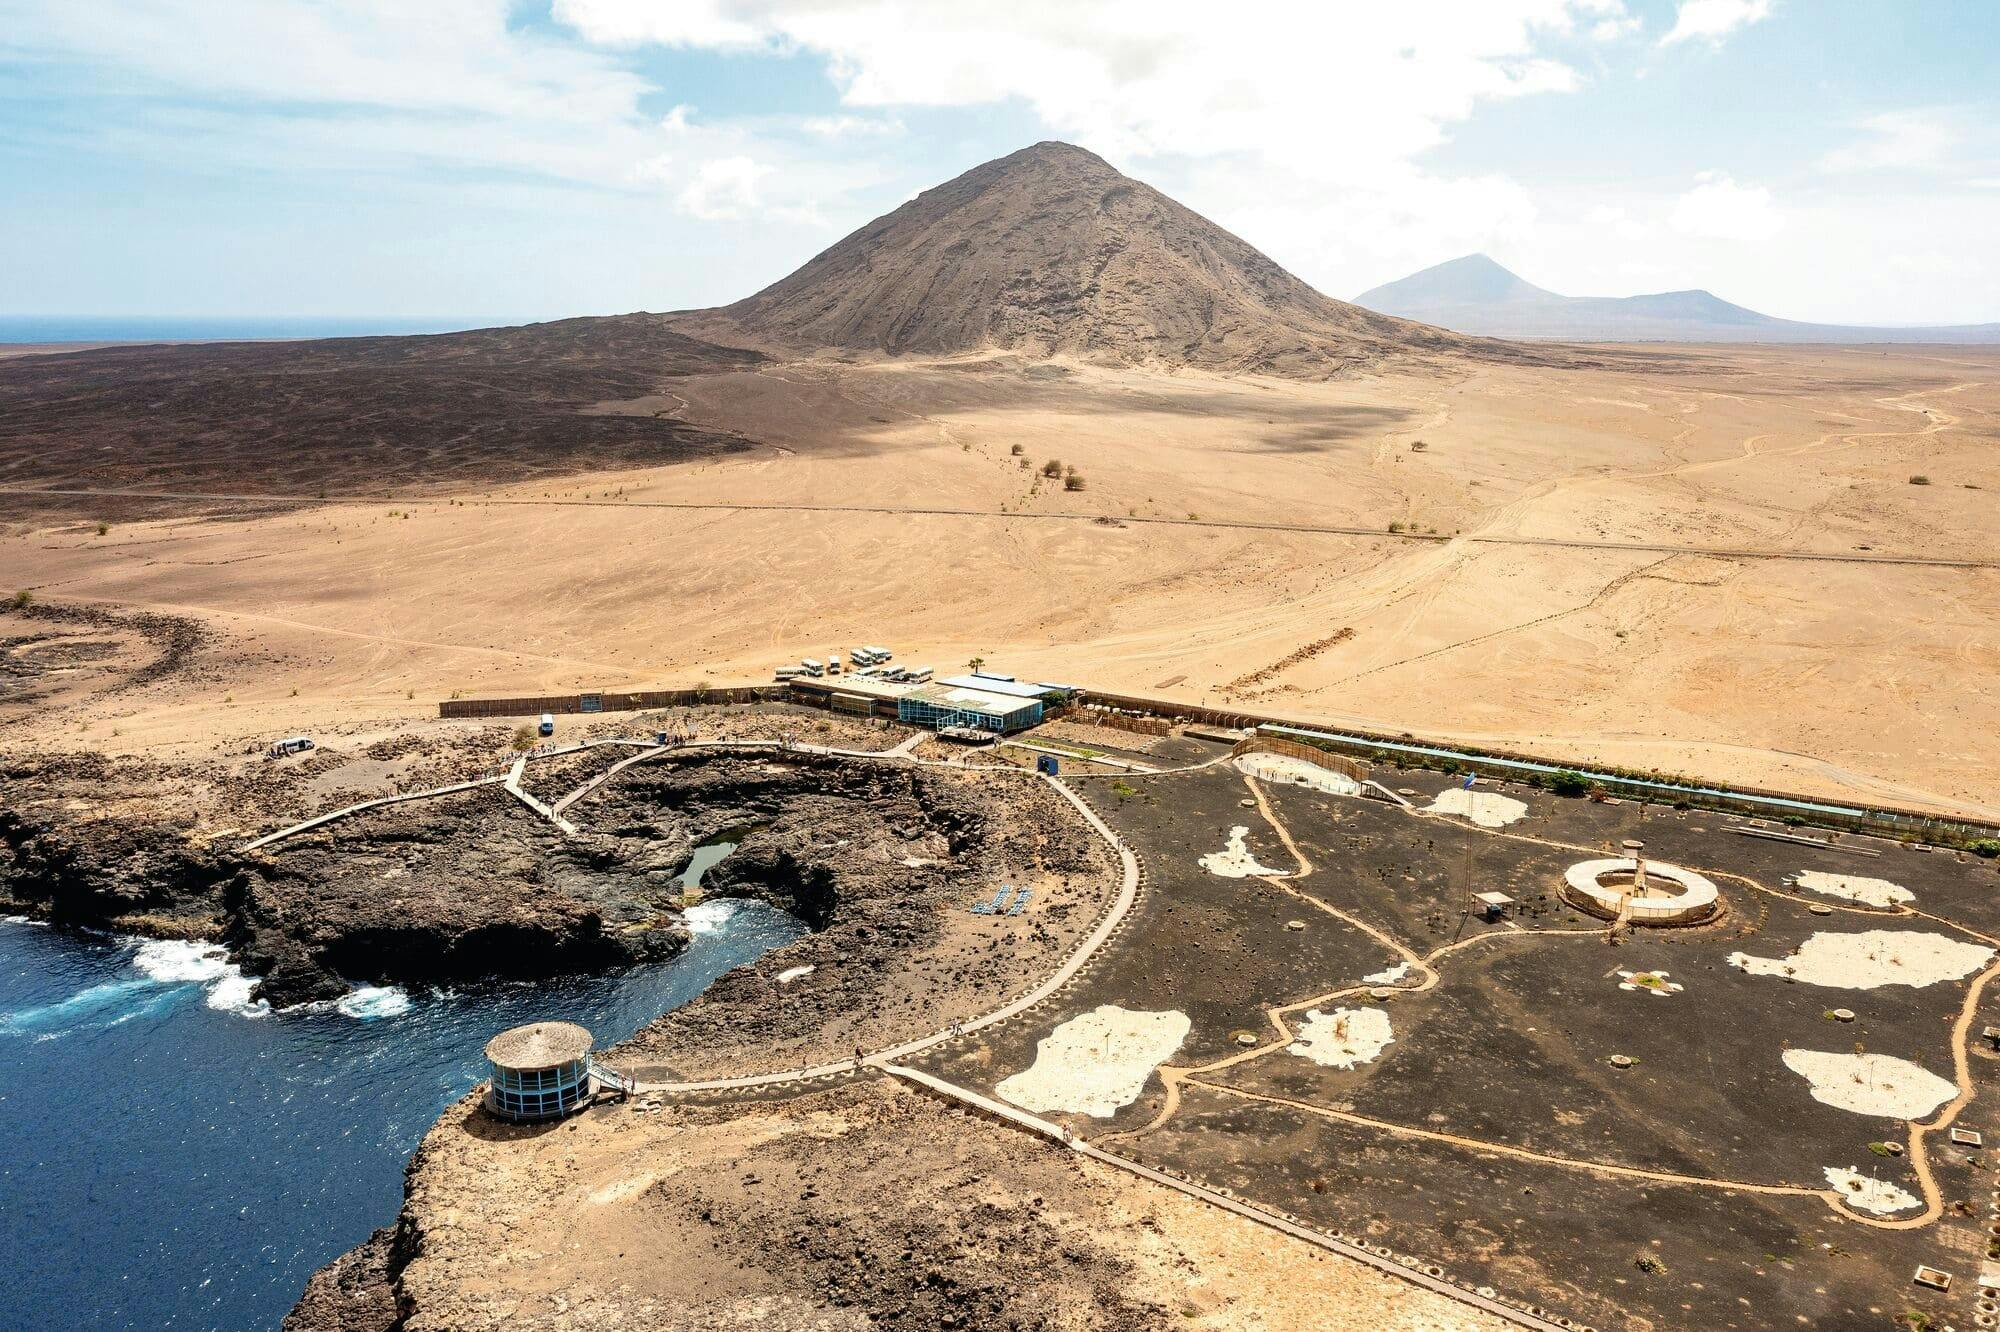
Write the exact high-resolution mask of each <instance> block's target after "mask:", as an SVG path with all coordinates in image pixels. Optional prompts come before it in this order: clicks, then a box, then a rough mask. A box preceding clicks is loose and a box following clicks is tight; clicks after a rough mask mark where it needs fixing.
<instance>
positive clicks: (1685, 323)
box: [1354, 254, 2000, 343]
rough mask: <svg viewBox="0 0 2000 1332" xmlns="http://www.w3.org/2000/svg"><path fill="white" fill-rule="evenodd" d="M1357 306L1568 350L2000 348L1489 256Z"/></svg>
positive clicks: (1974, 330)
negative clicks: (1537, 277)
mask: <svg viewBox="0 0 2000 1332" xmlns="http://www.w3.org/2000/svg"><path fill="white" fill-rule="evenodd" d="M1354 303H1355V304H1356V305H1360V306H1364V307H1366V308H1368V309H1370V310H1377V311H1380V312H1381V313H1383V314H1392V315H1397V316H1399V317H1401V318H1404V319H1415V320H1421V321H1422V322H1424V323H1427V324H1436V325H1438V326H1439V327H1440V328H1449V329H1454V330H1456V331H1458V332H1460V333H1469V334H1474V335H1477V336H1480V337H1493V338H1555V339H1560V340H1563V341H1567V342H1818V343H1854V342H1932V343H1994V342H2000V324H1958V325H1940V326H1938V327H1933V328H1870V327H1867V326H1865V325H1842V324H1809V323H1803V322H1800V321H1798V320H1794V319H1778V318H1775V317H1773V316H1771V315H1766V314H1759V313H1758V312H1757V311H1755V310H1750V309H1745V308H1744V307H1743V306H1740V305H1736V304H1733V303H1731V302H1729V301H1725V300H1723V299H1722V298H1721V297H1720V296H1717V295H1715V294H1714V293H1713V292H1708V291H1702V290H1700V289H1695V290H1691V291H1662V292H1654V293H1651V294H1649V295H1643V296H1564V295H1560V294H1559V293H1557V292H1553V291H1549V290H1546V289H1545V288H1542V287H1537V286H1536V285H1535V284H1534V283H1532V282H1529V281H1528V280H1526V279H1525V278H1523V277H1521V276H1519V275H1518V274H1516V273H1512V272H1510V271H1508V270H1507V269H1505V268H1503V267H1501V266H1500V265H1499V264H1497V263H1495V262H1493V260H1491V259H1489V258H1487V257H1486V256H1485V255H1483V254H1468V255H1465V256H1463V257H1462V258H1458V259H1453V260H1450V261H1448V262H1446V263H1442V264H1438V265H1436V266H1434V267H1431V268H1426V269H1424V270H1423V271H1422V272H1420V273H1412V274H1411V275H1410V276H1408V277H1406V278H1402V279H1399V280H1398V281H1395V282H1390V283H1385V284H1384V285H1382V286H1379V287H1375V288H1372V289H1370V290H1368V291H1364V292H1362V293H1361V294H1360V295H1359V296H1357V297H1355V298H1354Z"/></svg>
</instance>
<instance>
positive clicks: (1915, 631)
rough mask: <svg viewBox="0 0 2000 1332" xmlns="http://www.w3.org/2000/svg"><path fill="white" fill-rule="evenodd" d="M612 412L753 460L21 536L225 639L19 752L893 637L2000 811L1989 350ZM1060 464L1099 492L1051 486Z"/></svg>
mask: <svg viewBox="0 0 2000 1332" xmlns="http://www.w3.org/2000/svg"><path fill="white" fill-rule="evenodd" d="M599 410H601V411H614V412H632V413H640V414H645V415H648V416H650V415H651V414H652V413H653V412H655V411H664V412H668V413H671V414H672V416H673V418H674V419H678V420H684V421H686V422H688V423H690V424H692V425H695V426H702V427H708V428H711V429H715V430H726V431H728V432H731V433H732V434H733V435H736V436H739V437H741V438H743V439H746V440H749V441H752V442H753V445H754V447H753V448H751V449H750V450H748V451H747V452H743V453H737V454H730V455H723V456H718V457H714V458H710V459H706V460H701V461H693V462H688V463H683V464H679V465H675V466H669V467H661V468H653V469H648V470H641V471H631V472H621V473H615V474H611V473H606V474H598V475H592V476H585V477H576V478H570V479H565V480H557V481H531V482H528V483H526V484H515V485H511V486H493V487H486V488H478V487H463V488H458V489H455V490H454V491H453V493H452V494H451V495H450V496H449V497H433V498H426V499H423V500H421V501H417V502H412V501H403V500H392V501H385V502H368V503H352V504H314V505H309V506H304V507H298V508H296V509H294V510H292V511H283V512H274V513H269V514H267V515H265V516H259V515H258V514H257V513H256V512H254V511H251V510H248V509H245V510H243V511H241V512H238V513H235V514H232V515H230V516H229V518H228V520H227V521H222V520H218V519H217V518H214V517H211V518H190V517H185V516H182V517H174V516H162V517H160V518H158V519H153V520H143V521H134V520H131V519H129V518H120V519H119V520H118V521H117V522H115V523H114V524H113V525H112V526H111V529H110V530H109V531H108V532H107V533H105V534H103V535H99V534H98V533H97V532H96V530H95V524H94V523H93V522H91V521H90V519H89V518H88V517H84V518H83V519H81V520H79V521H67V520H61V521H58V520H47V521H44V522H42V523H38V524H33V525H31V526H30V529H29V530H26V531H20V532H17V533H15V534H14V535H11V536H9V537H6V538H5V539H4V540H5V544H4V546H0V562H4V564H5V566H6V567H7V569H8V570H9V571H10V579H11V581H13V582H14V583H16V584H18V585H19V586H22V587H26V588H31V589H34V591H35V592H36V594H37V595H38V596H40V597H42V598H43V599H45V600H50V601H54V600H65V601H77V602H83V603H90V604H103V605H109V606H123V607H145V608H150V609H157V610H168V611H175V612H179V613H184V614H188V615H192V616H195V617H198V618H200V619H202V620H203V621H206V622H208V623H209V624H211V625H212V626H213V627H214V629H215V630H216V634H217V637H216V639H215V640H214V643H213V645H212V646H211V647H210V648H209V649H208V653H209V656H208V658H207V659H208V660H209V661H210V662H211V663H215V664H214V665H212V666H211V667H210V668H209V669H208V671H207V672H206V675H205V677H204V678H203V679H201V680H200V681H199V682H197V683H193V684H178V685H162V686H159V687H157V688H153V689H142V690H131V691H124V692H120V693H112V694H101V695H98V696H96V697H95V698H94V699H93V700H91V701H89V702H87V703H83V704H71V705H70V706H67V707H65V708H64V709H63V710H62V712H61V714H60V715H59V716H45V717H42V718H41V719H39V721H38V722H37V724H35V725H33V726H31V727H24V728H20V729H17V730H16V731H15V732H14V737H15V741H16V743H33V742H36V741H37V740H41V739H54V740H59V741H60V742H62V743H75V742H77V741H79V740H87V741H89V742H91V743H95V744H99V745H103V746H106V747H109V748H121V747H122V748H151V747H162V748H163V749H164V750H171V749H173V748H174V747H175V746H181V745H205V744H207V743H210V742H211V741H213V740H215V739H217V738H220V737H225V736H226V737H228V738H230V739H231V740H238V739H241V740H244V741H246V742H247V740H250V739H255V738H257V737H259V736H264V735H267V734H270V733H274V732H289V731H292V730H297V729H300V728H301V727H305V726H309V725H313V724H317V723H320V722H322V721H324V720H325V719H330V718H338V717H345V716H350V715H368V716H380V715H382V714H383V712H384V711H385V710H388V711H393V710H398V709H403V710H407V711H409V712H411V713H412V714H416V713H422V712H426V711H428V710H430V709H431V708H432V707H433V706H434V702H435V700H436V699H438V698H441V697H445V696H448V695H450V694H451V693H454V692H463V693H466V694H468V695H470V694H481V693H496V694H512V693H524V692H534V691H538V690H558V689H576V688H579V687H581V688H600V687H602V688H615V687H619V686H626V685H665V684H671V683H676V682H693V681H702V680H709V681H753V680H759V679H767V678H768V676H769V671H770V669H771V667H772V666H774V665H776V664H777V663H779V662H781V661H784V660H786V659H789V658H796V657H798V656H799V655H801V654H813V655H822V656H823V655H825V653H826V652H827V651H829V650H837V649H842V648H845V647H847V646H850V645H852V644H853V643H855V642H877V643H886V644H890V645H892V646H894V647H896V648H897V649H899V650H900V651H901V653H902V654H903V658H904V659H905V660H916V661H922V662H928V663H930V664H933V665H936V666H941V667H942V666H951V665H954V664H959V663H963V662H964V661H965V660H967V659H968V658H970V657H972V656H974V655H979V656H983V657H985V658H986V659H987V660H988V661H989V662H991V663H993V664H994V665H996V666H1000V667H1003V668H1005V669H1010V670H1014V671H1017V672H1019V673H1021V674H1023V675H1039V676H1042V677H1044V678H1059V679H1066V680H1078V681H1082V682H1084V683H1086V684H1088V685H1093V686H1096V687H1098V688H1101V689H1107V690H1122V689H1130V690H1143V691H1147V692H1151V693H1154V694H1158V695H1163V696H1167V697H1173V698H1182V699H1189V700H1197V701H1199V700H1207V701H1210V702H1220V701H1225V700H1234V701H1238V702H1241V703H1242V704H1244V705H1246V706H1253V705H1254V706H1256V707H1258V708H1261V709H1263V710H1266V711H1271V712H1276V713H1280V714H1284V715H1293V716H1297V717H1301V718H1308V719H1317V720H1324V721H1334V722H1338V721H1345V722H1351V723H1354V724H1365V725H1368V726H1372V727H1376V728H1381V729H1389V730H1403V729H1407V730H1411V731H1415V732H1419V733H1423V734H1427V735H1436V736H1456V737H1461V738H1465V739H1470V740H1477V741H1485V742H1508V743H1517V744H1523V745H1531V746H1533V747H1536V748H1538V749H1542V750H1546V751H1549V752H1552V753H1558V754H1565V755H1574V756H1579V757H1590V758H1598V759H1604V760H1610V761H1614V762H1619V763H1624V764H1629V765H1634V766H1649V767H1650V766H1659V767H1662V768H1666V769H1669V770H1679V771H1686V772H1695V773H1699V774H1702V775H1706V776H1709V777H1714V778H1725V779H1726V778H1734V779H1738V780H1746V781H1755V782H1764V783H1769V784H1774V785H1779V786H1783V787H1788V788H1792V789H1798V790H1804V791H1811V792H1820V793H1825V794H1838V795H1846V796H1850V797H1872V798H1878V799H1883V800H1893V801H1898V802H1905V803H1920V804H1927V805H1935V806H1940V807H1950V808H1957V809H1962V810H1966V811H1969V812H1973V813H1983V814H1985V815H1986V816H1988V817H1991V816H1993V815H1994V814H1995V813H2000V787H1996V782H1995V773H1996V771H2000V763H1996V761H1995V760H1996V756H1995V749H1994V745H1993V741H1992V739H1991V737H1992V735H1993V733H1994V731H1995V727H1996V723H2000V702H1996V700H2000V569H1996V568H1995V567H1994V561H1995V559H1996V557H2000V551H1996V544H2000V543H1996V541H1995V532H1996V523H1995V521H1994V513H1993V507H1992V504H1993V496H1994V494H1995V493H1996V491H2000V461H1996V459H2000V455H1996V453H1995V450H1994V447H1993V445H1994V440H1995V435H1996V419H2000V418H1996V412H2000V354H1995V353H1992V352H1975V351H1966V350H1953V351H1939V350H1933V351H1894V352H1885V351H1883V350H1880V349H1868V350H1841V349H1833V350H1828V349H1811V350H1797V351H1780V350H1771V349H1756V350H1743V351H1728V352H1723V351H1716V350H1712V349H1710V350H1691V351H1689V350H1684V351H1676V352H1660V351H1654V352H1649V353H1646V354H1645V355H1644V356H1643V357H1639V356H1635V357H1634V358H1633V359H1632V360H1631V361H1630V362H1629V364H1628V365H1627V366H1626V367H1625V368H1621V369H1609V368H1596V369H1587V370H1571V369H1536V368H1522V367H1510V366H1486V367H1479V368H1474V369H1470V370H1466V371H1463V372H1461V373H1457V374H1454V375H1447V374H1425V375H1404V376H1399V377H1378V378H1372V379H1366V380H1360V381H1348V382H1336V383H1300V382H1296V381H1279V380H1270V379H1256V378H1222V377H1216V376H1209V375H1203V374H1199V373H1182V374H1178V375H1161V374H1156V373H1145V372H1140V371H1121V370H1113V369H1105V368H1093V367H1088V366H1083V365H1079V364H1074V363H1057V364H1029V363H1023V362H1019V361H1014V360H1010V359H1004V358H1003V359H999V360H984V361H968V360H963V359H959V360H948V361H943V362H921V363H920V362H896V363H889V364H882V365H870V366H853V365H845V364H840V363H836V362H828V361H800V362H793V363H787V364H778V365H766V366H760V367H757V368H754V369H748V370H742V371H729V372H720V373H702V374H694V375H690V376H688V377H686V378H684V379H681V380H677V381H676V388H675V390H674V393H673V395H672V398H671V399H660V400H653V399H647V398H642V399H638V400H635V401H631V402H627V403H623V404H619V405H614V406H609V407H603V408H600V409H599ZM1419 444H1421V448H1420V447H1419ZM1016 448H1019V449H1020V450H1021V452H1020V453H1019V454H1018V455H1017V454H1016V453H1015V452H1014V450H1015V449H1016ZM1049 459H1060V460H1061V461H1062V462H1063V463H1064V464H1066V465H1069V466H1074V467H1076V468H1078V469H1079V470H1080V472H1081V473H1082V475H1083V477H1084V478H1085V480H1084V488H1083V489H1081V490H1078V491H1070V490H1066V489H1064V488H1063V486H1062V485H1061V484H1060V483H1058V482H1056V481H1053V480H1048V479H1042V478H1041V477H1040V465H1041V464H1042V463H1043V462H1044V461H1046V460H1049ZM1918 475H1922V476H1927V477H1928V478H1929V479H1930V482H1931V483H1930V484H1929V485H1912V484H1911V483H1910V478H1911V477H1912V476H1918ZM77 502H78V503H83V504H87V503H90V502H92V501H89V500H87V499H81V498H80V499H78V501H77ZM105 503H110V501H105ZM166 507H167V506H162V508H163V509H165V508H166ZM1392 523H1393V524H1394V525H1395V526H1397V527H1398V528H1402V529H1409V530H1414V531H1417V532H1419V533H1423V534H1427V533H1430V532H1432V531H1435V532H1436V533H1437V536H1438V538H1439V539H1437V540H1428V539H1424V540H1411V539H1409V538H1408V536H1407V534H1406V533H1398V534H1397V535H1394V536H1391V535H1388V534H1387V533H1386V531H1385V530H1384V529H1385V528H1386V527H1387V526H1388V525H1390V524H1392ZM1259 524H1262V525H1267V526H1257V525H1259ZM1337 527H1353V528H1362V529H1373V531H1374V532H1375V533H1376V534H1375V535H1355V534H1350V533H1342V532H1337V531H1327V530H1320V529H1326V528H1337ZM1445 538H1450V539H1448V540H1447V539H1445ZM1572 543H1574V544H1572ZM1675 548H1682V549H1678V550H1677V549H1675ZM1694 550H1699V551H1701V552H1705V553H1687V552H1689V551H1694ZM1804 554H1814V555H1828V556H1839V557H1843V558H1842V559H1840V560H1821V559H1810V560H1809V559H1800V558H1794V557H1796V556H1799V555H1804ZM1903 556H1910V557H1917V558H1921V559H1924V560H1930V561H1943V563H1927V564H1910V563H1891V562H1887V561H1888V560H1889V559H1892V558H1898V557H1903ZM1850 561H1852V562H1850ZM1350 630H1351V631H1352V632H1351V633H1350V632H1347V631H1350ZM294 690H296V691H297V694H296V697H295V696H294V694H293V691H294ZM114 731H116V734H115V735H114V734H113V732H114Z"/></svg>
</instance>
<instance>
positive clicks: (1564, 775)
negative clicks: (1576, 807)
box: [1549, 772, 1591, 796]
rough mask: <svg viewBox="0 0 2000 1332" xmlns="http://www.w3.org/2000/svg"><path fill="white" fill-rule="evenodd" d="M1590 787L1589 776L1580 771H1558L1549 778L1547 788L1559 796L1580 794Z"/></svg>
mask: <svg viewBox="0 0 2000 1332" xmlns="http://www.w3.org/2000/svg"><path fill="white" fill-rule="evenodd" d="M1590 788H1591V780H1590V778H1588V777H1586V776H1584V775H1583V774H1582V773H1580V772H1559V773H1556V774H1554V775H1553V776H1551V777H1550V778H1549V790H1551V791H1554V792H1555V793H1556V794H1557V795H1559V796H1580V795H1583V794H1585V793H1586V792H1588V791H1589V790H1590Z"/></svg>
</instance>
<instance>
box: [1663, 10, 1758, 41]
mask: <svg viewBox="0 0 2000 1332" xmlns="http://www.w3.org/2000/svg"><path fill="white" fill-rule="evenodd" d="M1771 4H1772V0H1681V7H1680V10H1679V12H1678V13H1676V14H1675V15H1674V26H1673V27H1672V28H1671V29H1669V30H1668V32H1667V35H1666V36H1664V37H1662V38H1660V45H1662V46H1672V45H1673V44H1674V43H1676V42H1684V41H1687V40H1689V39H1690V38H1695V37H1699V38H1703V39H1705V40H1707V41H1710V42H1720V41H1721V40H1722V39H1723V38H1725V37H1727V36H1728V35H1729V34H1730V33H1732V32H1735V31H1736V30H1737V29H1738V28H1743V27H1748V26H1749V25H1750V24H1752V23H1758V22H1761V21H1763V20H1764V19H1767V18H1769V17H1770V16H1771Z"/></svg>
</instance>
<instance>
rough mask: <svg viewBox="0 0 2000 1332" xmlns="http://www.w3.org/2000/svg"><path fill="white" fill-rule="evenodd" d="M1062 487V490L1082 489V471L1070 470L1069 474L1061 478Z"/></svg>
mask: <svg viewBox="0 0 2000 1332" xmlns="http://www.w3.org/2000/svg"><path fill="white" fill-rule="evenodd" d="M1063 489H1064V490H1082V489H1083V473H1082V472H1071V473H1070V474H1069V475H1068V476H1066V477H1064V478H1063Z"/></svg>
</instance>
